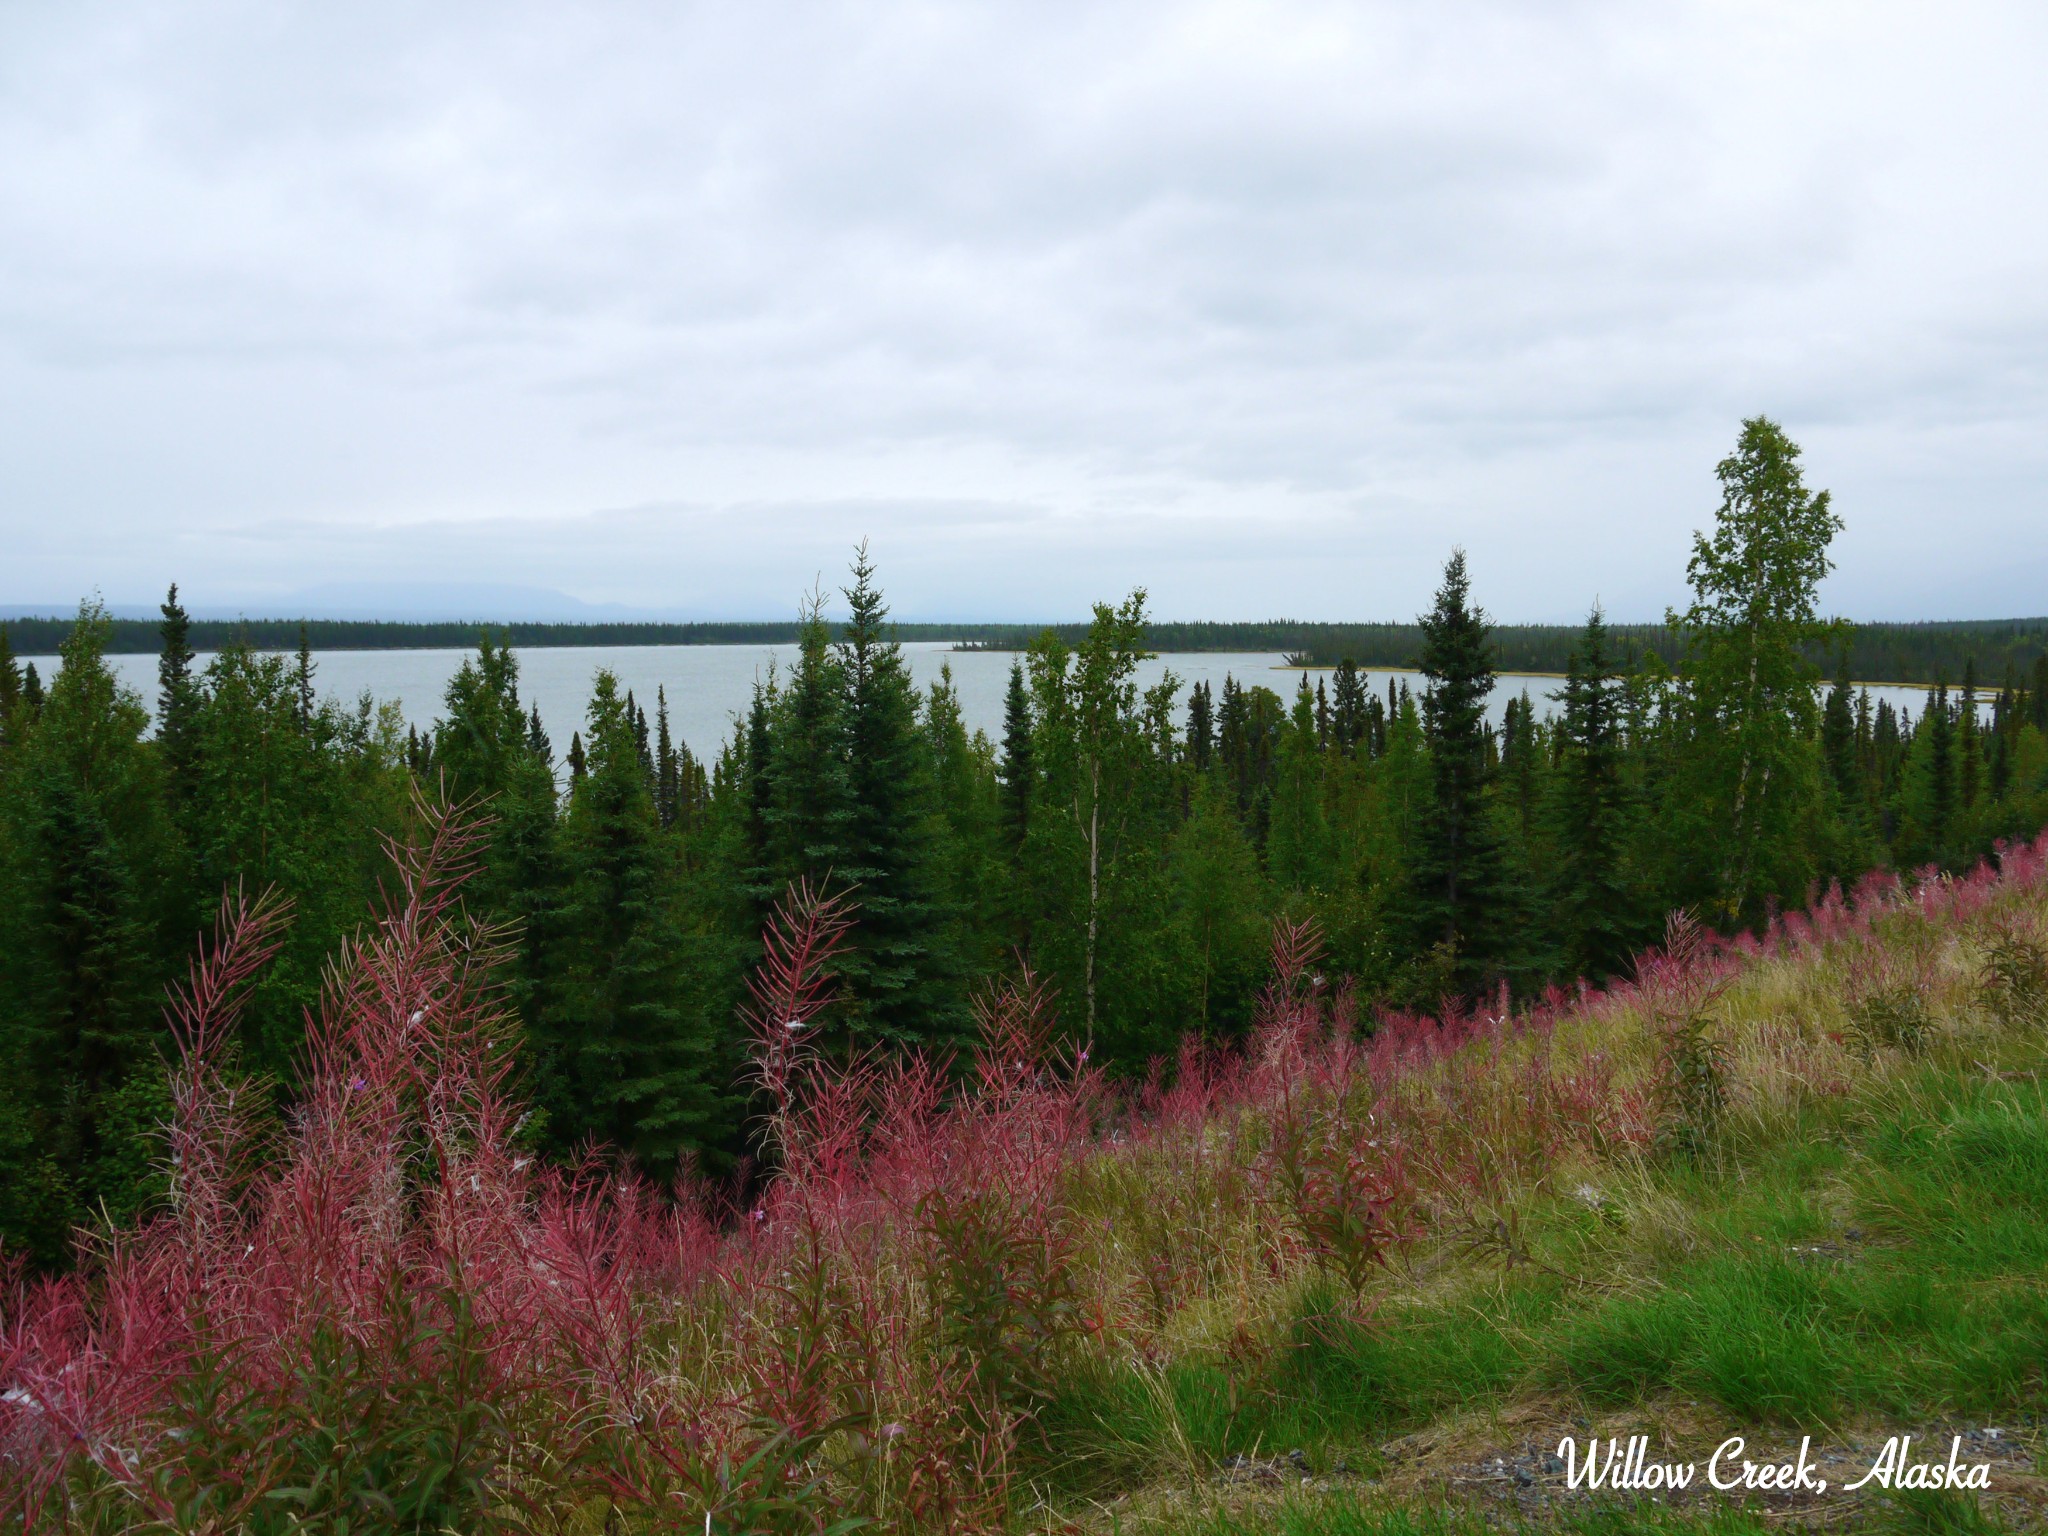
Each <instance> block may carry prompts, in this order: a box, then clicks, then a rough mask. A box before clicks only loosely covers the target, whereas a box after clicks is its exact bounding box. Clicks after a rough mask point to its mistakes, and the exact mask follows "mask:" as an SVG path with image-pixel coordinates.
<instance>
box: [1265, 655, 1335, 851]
mask: <svg viewBox="0 0 2048 1536" xmlns="http://www.w3.org/2000/svg"><path fill="white" fill-rule="evenodd" d="M1274 759H1275V761H1274V775H1273V792H1272V797H1271V806H1270V810H1269V814H1268V818H1267V831H1266V871H1267V873H1268V875H1270V876H1271V878H1272V880H1273V882H1274V883H1275V884H1276V885H1278V886H1279V887H1280V888H1281V889H1283V890H1292V891H1307V890H1312V889H1316V888H1318V887H1320V886H1322V885H1324V884H1325V883H1326V882H1327V880H1328V878H1329V867H1330V856H1331V850H1330V847H1329V823H1328V820H1327V818H1326V817H1325V815H1324V813H1323V783H1322V756H1321V753H1320V751H1319V750H1318V748H1317V745H1316V718H1315V705H1314V703H1313V701H1312V698H1311V695H1310V693H1309V689H1308V679H1307V678H1305V677H1304V678H1303V679H1302V680H1301V684H1300V686H1299V687H1298V688H1297V689H1296V690H1295V695H1294V709H1293V712H1292V713H1291V714H1290V715H1289V716H1288V718H1287V721H1286V723H1285V724H1284V725H1283V726H1282V728H1281V732H1280V741H1279V745H1278V748H1277V750H1276V751H1275V754H1274Z"/></svg>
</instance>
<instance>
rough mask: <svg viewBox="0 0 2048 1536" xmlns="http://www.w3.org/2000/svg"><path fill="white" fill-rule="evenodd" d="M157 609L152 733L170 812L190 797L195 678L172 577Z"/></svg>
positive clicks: (187, 621) (186, 619)
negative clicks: (159, 614)
mask: <svg viewBox="0 0 2048 1536" xmlns="http://www.w3.org/2000/svg"><path fill="white" fill-rule="evenodd" d="M161 611H162V613H163V623H162V624H161V625H160V626H159V628H158V634H159V636H160V638H161V642H162V645H163V650H162V652H161V653H160V654H159V655H158V657H157V663H156V677H157V695H156V739H157V745H158V751H159V753H160V754H161V756H162V758H163V765H164V787H165V789H166V791H167V792H168V794H169V798H170V802H171V805H172V807H173V809H174V812H175V811H176V810H177V809H179V808H182V807H184V806H185V805H187V804H189V803H190V801H191V798H192V790H193V784H192V780H193V773H194V762H193V756H194V742H193V733H194V717H195V716H196V715H197V714H198V712H199V684H198V680H197V679H196V678H195V677H194V676H193V675H192V663H193V660H194V659H195V653H194V652H193V649H192V620H191V618H190V616H189V615H188V614H187V613H186V612H185V610H184V608H183V606H182V605H180V603H179V602H178V584H177V583H176V582H172V583H171V590H170V593H169V594H168V595H167V596H166V597H165V598H164V602H163V608H162V610H161Z"/></svg>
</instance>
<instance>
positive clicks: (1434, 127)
mask: <svg viewBox="0 0 2048 1536" xmlns="http://www.w3.org/2000/svg"><path fill="white" fill-rule="evenodd" d="M2044 34H2048V21H2044V19H2043V16H2042V13H2041V12H2040V11H2039V9H2038V7H2031V6H2027V5H2024V4H2019V3H2014V4H2005V5H2000V4H1965V5H1962V6H1960V7H1948V8H1944V9H1943V10H1942V11H1941V12H1940V13H1939V14H1936V13H1935V12H1933V11H1930V10H1928V9H1927V8H1925V7H1916V6H1909V5H1903V4H1898V5H1883V4H1878V5H1870V4H1864V5H1854V6H1851V5H1838V6H1811V7H1799V8H1796V10H1794V11H1788V10H1787V9H1786V8H1783V7H1768V6H1761V5H1759V6H1733V7H1731V6H1725V5H1719V4H1712V5H1710V4H1704V3H1702V4H1698V5H1693V6H1673V7H1643V6H1632V5H1626V4H1620V3H1614V4H1597V3H1572V4H1559V5H1552V6H1543V7H1528V6H1520V5H1507V4H1500V5H1486V4H1455V3H1454V4H1444V5H1430V6H1421V5H1352V6H1338V5H1311V4H1257V5H1253V4H1248V3H1247V4H1237V5H1230V4H1212V5H1195V6H1189V5H1170V4H1156V5H1141V4H1126V5H1107V6H1069V5H1064V4H1045V3H1042V0H1041V3H1034V4H1015V5H977V6H966V5H962V6H933V5H909V4H906V5H888V6H881V7H877V6H872V5H852V4H847V5H828V4H816V5H795V6H786V7H762V6H740V5H731V4H726V5H694V6H681V7H655V6H644V7H634V6H618V7H581V8H569V9H563V8H551V7H541V6H518V5H512V6H504V5H500V6H490V7H484V6H472V7H463V6H443V7H432V8H427V9H426V10H424V11H423V10H421V9H420V8H417V7H399V6H395V5H378V4H368V3H366V4H362V5H355V6H346V7H304V8H301V9H296V10H294V9H290V8H284V7H277V6H272V5H254V4H250V5H243V6H232V5H222V6H215V7H179V8H175V9H171V8H162V7H155V8H145V7H134V8H122V7H92V6H76V7H71V6H66V7H19V8H11V9H8V10H5V11H0V536H4V539H5V544H6V547H7V548H8V549H9V551H10V558H9V559H8V560H7V561H6V562H5V564H4V566H0V602H5V601H49V600H53V599H60V598H64V597H68V596H72V595H75V594H76V593H78V592H82V591H85V590H89V589H92V588H95V587H96V588H98V589H100V590H103V591H105V592H106V593H107V594H108V595H109V596H110V597H114V598H117V599H123V600H140V599H143V598H146V597H148V596H150V595H152V594H153V593H154V592H156V591H158V590H160V589H161V587H162V586H163V585H164V584H165V583H166V582H167V581H169V580H171V579H174V578H175V579H177V580H178V581H180V582H181V584H182V585H183V586H184V587H185V589H186V590H187V591H188V592H189V593H191V594H192V595H193V596H194V598H195V599H196V600H199V601H202V602H210V603H218V604H232V603H248V604H251V605H253V606H258V607H260V606H261V605H262V602H263V601H264V600H265V599H266V598H279V597H281V596H282V595H284V594H289V593H293V592H298V591H303V590H306V589H308V588H309V587H312V586H314V585H316V584H319V583H323V582H374V581H376V580H378V579H386V580H390V581H394V582H396V581H403V582H407V583H415V584H418V583H432V582H434V581H436V580H444V581H448V582H481V583H496V584H500V585H505V586H527V587H548V588H554V589H558V590H561V591H563V592H566V593H570V594H572V595H573V596H574V597H576V598H578V599H582V600H586V601H590V602H600V603H607V602H608V603H624V604H628V605H633V606H640V607H652V608H663V609H671V610H678V611H685V610H686V611H691V612H701V613H703V614H705V615H707V616H711V615H725V614H730V615H739V614H747V615H761V614H780V613H785V612H787V611H789V609H790V608H791V606H792V605H793V602H794V600H795V596H796V594H797V593H798V592H800V591H801V590H803V589H804V588H805V587H807V586H808V585H809V583H810V581H811V579H812V576H813V574H814V573H815V572H817V571H820V570H822V571H824V572H825V573H826V575H827V579H828V581H829V580H830V579H831V576H832V573H833V572H835V571H837V570H838V569H840V568H841V567H843V563H844V557H845V553H846V551H847V549H848V547H849V546H850V544H851V543H852V542H853V541H854V540H855V539H856V538H858V537H861V536H863V535H866V536H869V537H871V538H872V539H873V541H874V545H875V549H876V553H877V555H878V556H879V557H880V559H881V561H882V564H883V573H884V577H885V579H886V581H887V583H888V585H889V588H890V591H891V594H892V596H893V597H894V599H895V600H896V603H897V607H898V610H899V612H901V613H903V614H905V615H906V616H925V615H929V616H935V617H936V616H957V617H1022V616H1037V615H1052V614H1070V613H1073V612H1076V611H1077V610H1078V609H1079V608H1080V607H1081V605H1083V604H1084V603H1085V602H1086V601H1087V600H1089V599H1090V598H1093V597H1100V596H1108V595H1113V594H1115V593H1117V592H1119V591H1121V590H1122V589H1124V588H1126V587H1128V586H1131V585H1136V584H1145V585H1147V586H1149V587H1150V588H1151V589H1152V591H1153V593H1154V597H1155V605H1156V606H1157V607H1158V608H1159V609H1161V610H1162V611H1165V612H1168V613H1171V614H1175V615H1187V616H1197V615H1199V616H1215V617H1250V616H1263V615H1270V614H1279V613H1295V614H1302V615H1311V616H1323V617H1386V616H1402V615H1406V614H1408V613H1411V612H1413V611H1414V610H1415V609H1416V608H1417V607H1418V606H1419V605H1420V604H1421V602H1422V601H1423V600H1424V598H1425V596H1426V593H1427V591H1428V588H1429V586H1430V584H1431V578H1432V576H1433V574H1434V570H1435V567H1436V566H1437V564H1438V563H1439V562H1440V560H1441V557H1442V554H1443V552H1444V550H1445V549H1446V548H1447V547H1448V546H1449V545H1450V544H1451V543H1452V542H1454V541H1462V542H1464V543H1465V544H1466V545H1467V546H1468V547H1469V548H1470V549H1471V551H1472V555H1473V561H1474V567H1475V574H1476V576H1477V578H1478V580H1479V583H1480V589H1481V594H1482V596H1483V597H1484V598H1485V600H1486V601H1487V602H1488V603H1489V604H1490V606H1491V607H1492V608H1493V609H1494V610H1495V611H1496V612H1498V613H1500V614H1502V615H1503V616H1506V617H1515V618H1523V617H1526V618H1559V617H1570V616H1572V615H1575V614H1577V613H1579V612H1582V611H1583V609H1584V607H1585V606H1586V605H1587V603H1589V602H1590V601H1591V600H1592V598H1593V597H1594V596H1595V595H1598V596H1601V597H1603V598H1604V599H1605V601H1606V602H1607V604H1608V606H1609V608H1610V611H1612V612H1614V613H1615V614H1617V616H1626V617H1639V616H1648V615H1651V614H1654V613H1656V612H1657V611H1659V610H1660V609H1661V607H1662V606H1663V605H1664V604H1665V603H1666V602H1670V601H1675V600H1677V599H1678V598H1679V597H1680V588H1681V584H1682V572H1683V563H1684V552H1685V547H1686V541H1687V536H1688V534H1689V531H1690V529H1691V528H1693V527H1694V526H1697V525H1698V524H1700V523H1701V522H1702V521H1704V520H1705V519H1706V518H1707V517H1708V516H1709V515H1710V513H1711V509H1712V506H1713V501H1714V488H1713V484H1712V479H1711V471H1712V465H1713V463H1714V461H1715V460H1716V459H1717V458H1718V457H1719V456H1720V454H1721V453H1723V452H1724V451H1725V450H1726V447H1727V444H1728V443H1729V442H1730V440H1731V439H1732V437H1733V433H1734V430H1735V426H1736V422H1737V420H1738V419H1739V418H1740V417H1741V416H1742V415H1745V414H1750V413H1753V412H1755V411H1757V410H1767V411H1769V412H1771V413H1772V414H1774V415H1777V416H1779V417H1780V418H1781V419H1783V420H1784V421H1785V422H1786V423H1787V424H1788V426H1789V427H1790V428H1791V429H1792V430H1793V432H1794V434H1795V436H1798V437H1799V438H1800V439H1801V441H1802V442H1804V443H1805V444H1806V445H1807V447H1808V450H1809V466H1810V472H1811V474H1812V476H1813V478H1814V479H1815V480H1816V481H1818V482H1819V483H1822V484H1826V485H1830V486H1832V487H1834V488H1835V490H1836V492H1837V496H1838V500H1839V504H1840V506H1841V508H1842V510H1843V512H1844V514H1845V515H1846V516H1847V518H1848V519H1849V531H1848V533H1847V534H1846V535H1845V537H1844V540H1843V543H1842V546H1841V557H1842V559H1841V570H1840V572H1839V574H1838V575H1837V576H1836V578H1834V580H1833V582H1832V585H1831V590H1830V597H1831V599H1832V600H1833V601H1834V603H1835V604H1836V605H1837V606H1838V607H1840V608H1841V609H1842V610H1843V611H1846V612H1850V613H1854V614H1858V615H1864V616H1878V615H1898V616H1941V615H1949V614H1966V613H1990V612H2016V611H2027V612H2038V611H2040V610H2041V609H2042V608H2043V606H2044V603H2043V600H2042V596H2041V593H2042V580H2041V578H2042V575H2043V566H2044V555H2043V553H2042V551H2043V545H2044V541H2043V539H2042V538H2041V535H2040V533H2039V531H2038V530H2039V526H2040V525H2041V524H2042V522H2043V517H2042V513H2043V507H2042V499H2043V498H2042V487H2043V484H2044V479H2043V471H2044V469H2048V464H2044V457H2048V450H2044V447H2043V443H2044V441H2048V437H2044V434H2043V432H2042V430H2041V429H2042V426H2043V423H2044V406H2048V285H2044V284H2043V283H2042V282H2041V281H2040V261H2041V252H2042V250H2043V249H2044V248H2048V242H2044V237H2048V191H2044V185H2043V183H2042V181H2041V178H2040V177H2039V176H2038V174H2037V173H2036V171H2035V167H2037V166H2038V165H2039V164H2040V163H2041V160H2042V158H2043V151H2044V150H2048V108H2044V106H2043V105H2042V103H2041V99H2040V98H2041V94H2042V93H2040V92H2039V90H2038V88H2037V84H2038V82H2037V78H2036V77H2037V75H2038V73H2039V71H2040V68H2041V65H2042V63H2043V61H2044V57H2048V49H2044V46H2043V45H2044V43H2048V35H2044ZM1994 553H1995V555H1996V558H1989V556H1991V555H1993V554H1994Z"/></svg>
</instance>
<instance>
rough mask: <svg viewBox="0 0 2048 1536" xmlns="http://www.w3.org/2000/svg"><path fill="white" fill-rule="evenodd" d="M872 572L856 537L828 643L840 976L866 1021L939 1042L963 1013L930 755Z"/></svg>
mask: <svg viewBox="0 0 2048 1536" xmlns="http://www.w3.org/2000/svg"><path fill="white" fill-rule="evenodd" d="M874 578H875V571H874V566H873V564H872V562H871V561H870V560H869V559H868V552H867V546H866V545H865V544H863V545H861V546H860V547H859V549H858V550H857V551H856V553H855V556H854V563H853V585H852V586H850V587H847V588H845V589H844V592H845V597H846V604H847V621H846V628H845V632H844V635H843V638H842V639H841V641H840V644H839V669H840V675H841V676H842V677H843V679H844V685H845V689H846V700H845V732H846V737H845V739H846V754H847V766H846V778H847V787H848V791H849V799H850V815H849V816H848V818H847V826H846V834H845V839H846V858H845V862H844V864H843V865H842V866H841V868H840V871H839V874H840V877H841V878H842V879H844V880H846V881H848V882H850V883H852V884H853V885H855V886H856V887H857V888H858V895H857V898H856V899H857V900H858V902H859V904H860V905H859V910H858V914H857V916H856V919H855V925H854V932H853V939H852V944H851V946H850V947H849V950H848V952H847V957H846V963H845V975H846V979H847V981H848V983H849V984H850V987H851V990H852V993H853V998H854V1001H855V1003H856V1005H857V1014H858V1019H859V1022H860V1024H861V1026H862V1028H863V1029H864V1030H865V1031H866V1032H868V1033H869V1034H871V1035H872V1036H873V1037H875V1038H878V1039H883V1040H895V1041H901V1042H905V1043H913V1044H921V1045H927V1046H931V1045H940V1044H943V1043H946V1042H949V1041H951V1040H953V1039H955V1038H957V1037H959V1036H960V1035H961V1034H962V1033H964V1031H965V1028H966V1024H967V1013H966V999H965V997H964V996H963V995H962V986H961V979H960V976H959V966H958V960H957V951H956V948H955V944H954V937H953V934H952V931H951V930H952V926H953V924H952V914H951V912H950V911H949V910H948V906H947V903H946V901H945V897H944V890H943V886H942V883H941V879H940V869H939V846H938V841H939V832H940V822H939V816H938V807H937V805H936V804H935V800H934V793H935V791H934V786H933V781H932V767H933V764H932V760H931V756H930V753H929V750H928V747H927V743H926V741H925V738H924V735H923V731H922V728H921V726H920V724H919V720H918V703H919V696H918V690H917V686H916V684H915V683H914V682H912V681H911V677H910V667H909V664H908V663H907V662H906V661H905V660H904V658H903V648H902V647H901V646H900V645H898V644H897V643H896V641H895V639H894V637H893V636H892V635H891V634H890V633H889V630H888V625H887V620H888V615H889V609H888V605H887V604H886V603H885V602H884V601H883V598H882V593H881V591H880V589H879V588H878V587H877V586H876V585H875V579H874Z"/></svg>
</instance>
